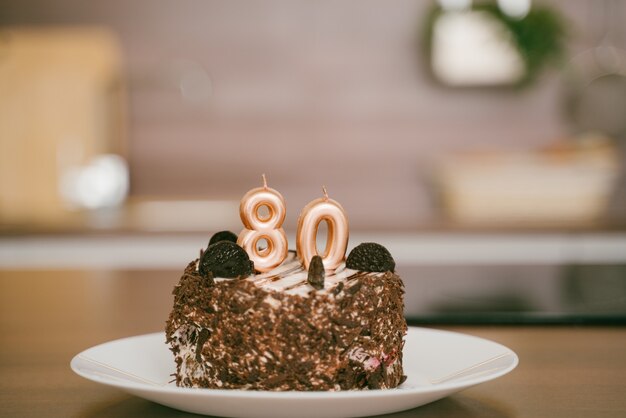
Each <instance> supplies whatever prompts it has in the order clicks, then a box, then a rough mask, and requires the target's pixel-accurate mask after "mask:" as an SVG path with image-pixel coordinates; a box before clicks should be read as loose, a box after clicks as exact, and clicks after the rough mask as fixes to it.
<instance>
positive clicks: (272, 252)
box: [237, 174, 288, 272]
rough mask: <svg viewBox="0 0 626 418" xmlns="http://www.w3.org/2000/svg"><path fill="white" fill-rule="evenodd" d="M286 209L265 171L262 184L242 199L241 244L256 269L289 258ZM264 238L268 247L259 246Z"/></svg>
mask: <svg viewBox="0 0 626 418" xmlns="http://www.w3.org/2000/svg"><path fill="white" fill-rule="evenodd" d="M263 206H265V207H266V208H267V210H268V212H269V214H268V215H267V216H262V215H261V214H260V213H259V211H260V209H261V208H262V207H263ZM286 213H287V208H286V205H285V199H283V196H282V195H281V194H280V193H278V191H276V190H274V189H272V188H270V187H267V179H266V178H265V174H263V187H257V188H255V189H252V190H250V191H248V193H246V194H245V195H244V197H243V198H242V199H241V203H240V205H239V216H240V217H241V222H243V225H244V229H243V230H242V231H241V232H240V233H239V237H238V238H237V244H239V245H240V246H241V247H242V248H243V249H244V250H246V252H247V253H248V256H250V260H252V261H253V262H254V268H255V269H256V270H258V271H260V272H266V271H269V270H271V269H273V268H274V267H276V266H278V265H280V263H282V262H283V261H284V260H285V258H287V252H288V243H287V235H285V231H284V230H283V228H282V225H283V222H284V221H285V214H286ZM262 239H264V240H265V241H266V242H267V247H265V248H263V249H259V241H260V240H262Z"/></svg>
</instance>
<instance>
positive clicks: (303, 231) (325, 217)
mask: <svg viewBox="0 0 626 418" xmlns="http://www.w3.org/2000/svg"><path fill="white" fill-rule="evenodd" d="M322 190H323V191H324V197H322V198H319V199H315V200H313V201H312V202H310V203H309V204H308V205H306V206H305V207H304V209H302V212H301V213H300V218H299V219H298V231H297V235H296V250H297V253H298V257H299V258H300V261H301V262H302V264H303V265H304V267H305V268H306V269H308V268H309V263H310V262H311V258H312V257H313V256H314V255H319V256H320V257H322V261H323V262H324V269H325V270H334V269H336V268H337V267H339V265H340V264H341V263H342V262H343V261H344V259H345V257H346V249H347V248H348V217H347V216H346V212H345V211H344V210H343V207H341V205H340V204H339V203H338V202H337V201H335V200H333V199H330V198H329V197H328V192H327V191H326V187H322ZM322 221H326V222H327V223H328V236H327V238H326V248H325V249H324V254H318V251H317V231H318V230H319V226H320V223H322Z"/></svg>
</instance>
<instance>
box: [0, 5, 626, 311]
mask: <svg viewBox="0 0 626 418" xmlns="http://www.w3.org/2000/svg"><path fill="white" fill-rule="evenodd" d="M624 21H626V3H625V2H622V1H618V0H605V1H595V0H568V1H565V0H560V1H557V0H552V1H548V0H543V1H539V0H533V1H530V0H500V1H492V2H488V1H487V2H485V1H483V2H472V1H467V0H440V1H417V0H398V1H394V2H393V3H389V2H386V1H382V0H367V1H356V0H340V1H282V0H264V1H226V0H215V1H205V0H182V1H175V2H174V1H147V0H133V1H118V0H112V1H107V2H97V3H88V2H80V1H76V0H55V1H41V0H19V1H18V0H2V1H1V7H0V234H1V235H0V275H4V276H5V277H9V276H11V277H18V276H19V275H20V274H23V272H25V271H33V270H35V271H54V272H58V271H71V272H74V273H73V274H79V273H76V272H84V273H80V274H85V275H89V274H92V275H93V274H95V273H94V272H96V273H97V277H98V278H99V279H98V283H100V284H99V285H98V286H99V287H98V288H97V289H98V290H97V291H98V292H101V291H103V290H102V289H103V286H104V287H105V288H106V287H107V286H108V287H110V289H109V291H108V294H111V292H112V294H115V290H113V291H111V289H117V291H118V292H123V291H124V290H123V289H126V290H128V289H127V287H128V286H137V282H135V284H133V285H129V284H124V283H126V282H125V281H124V280H123V279H122V278H123V277H126V276H128V275H133V276H137V275H139V276H141V275H142V274H143V275H144V276H142V277H163V278H170V279H171V280H172V283H175V281H176V280H177V279H178V276H177V274H178V272H179V271H181V270H182V268H183V267H184V266H185V265H186V263H187V262H188V261H189V260H191V259H192V258H193V257H194V256H196V254H197V251H198V249H199V248H200V247H203V246H205V245H206V242H207V241H208V239H209V237H210V236H211V234H212V233H213V232H216V231H219V230H223V229H230V230H233V231H235V232H238V231H239V230H240V228H241V222H240V220H239V212H238V205H239V200H240V198H241V197H242V196H243V194H244V193H245V192H246V191H247V190H249V189H251V188H253V187H257V186H259V185H260V184H261V174H262V173H265V174H266V175H267V177H268V180H269V184H270V186H272V187H274V188H276V189H278V190H279V191H280V192H281V193H282V194H283V196H284V197H285V199H286V201H287V220H286V221H285V229H286V230H287V231H288V233H290V234H291V239H290V242H291V243H292V246H293V243H294V242H295V240H294V239H293V234H294V232H295V226H296V222H297V217H298V214H299V212H300V210H301V209H302V208H303V207H304V206H305V205H306V203H308V202H309V201H310V200H313V199H314V198H317V197H319V196H320V195H321V186H322V185H326V187H327V188H328V191H329V194H330V195H331V197H332V198H334V199H336V200H338V201H339V202H341V204H342V205H343V206H344V208H345V209H346V212H347V214H348V217H349V220H350V232H351V241H350V248H351V247H354V246H356V245H358V244H359V243H360V242H363V241H377V242H380V243H381V244H383V245H385V246H387V247H388V248H389V249H390V251H391V252H392V254H393V255H394V257H396V260H397V262H398V270H399V272H400V274H401V275H402V277H403V278H404V280H405V283H406V287H407V310H406V313H407V317H409V318H410V319H412V320H413V321H417V322H554V321H556V322H559V321H582V322H584V321H592V322H615V321H621V322H623V321H624V320H625V319H626V196H625V195H626V181H625V180H624V174H623V171H624V170H623V167H624V163H625V162H626V157H625V155H626V151H625V149H626V51H625V49H626V29H625V28H624V26H623V22H624ZM103 271H106V272H108V273H107V274H106V275H105V276H106V277H108V279H106V280H104V281H103V280H102V277H103V276H102V274H103V273H102V272H103ZM53 276H54V275H53ZM148 281H149V280H148ZM69 283H70V282H67V285H69ZM102 283H105V284H104V285H103V284H102ZM144 285H145V283H144ZM116 286H117V287H116ZM137 291H138V292H139V293H140V291H139V290H137ZM168 297H169V295H166V296H165V297H164V300H165V302H164V303H169V302H167V301H168V299H167V298H168Z"/></svg>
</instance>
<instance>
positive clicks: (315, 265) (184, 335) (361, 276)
mask: <svg viewBox="0 0 626 418" xmlns="http://www.w3.org/2000/svg"><path fill="white" fill-rule="evenodd" d="M265 189H266V190H267V186H266V187H265ZM272 190H273V189H272ZM326 202H328V199H326ZM333 202H334V201H333ZM242 206H243V205H242ZM270 209H273V208H271V207H270ZM255 213H256V208H255ZM272 214H275V212H273V213H271V214H270V216H271V215H272ZM242 219H244V217H243V216H242ZM301 219H302V215H301ZM320 219H321V220H326V221H327V222H328V225H329V234H328V235H329V240H332V239H334V237H337V236H338V235H341V234H338V233H336V232H335V231H333V230H331V229H334V227H336V226H337V225H335V222H334V221H333V219H330V218H328V217H326V218H323V217H322V218H320ZM281 222H282V221H281ZM318 224H319V222H317V223H316V224H315V228H317V226H318ZM244 225H245V226H248V225H247V224H246V222H245V221H244ZM331 227H332V228H331ZM346 227H347V225H346ZM243 232H245V230H244V231H242V234H240V235H239V237H238V236H236V235H235V234H233V233H229V232H220V233H218V234H216V235H215V236H213V237H212V239H211V241H210V243H209V246H208V247H207V248H206V250H204V251H202V252H201V255H200V257H199V258H198V259H196V260H194V261H192V262H191V263H189V265H188V266H187V267H186V268H185V270H184V273H183V275H182V277H181V279H180V281H179V283H178V285H177V286H176V287H175V288H174V292H173V294H174V307H173V310H172V311H171V314H170V316H169V319H168V320H167V324H166V339H167V343H168V344H169V345H170V349H171V351H172V352H173V354H174V358H175V363H176V373H175V380H176V385H177V386H181V387H194V388H212V389H248V390H272V391H285V390H298V391H337V390H351V389H387V388H393V387H396V386H398V385H400V384H401V383H402V382H403V381H404V380H405V379H406V376H404V373H403V369H402V347H403V345H404V343H403V337H404V335H405V333H406V329H407V327H406V321H405V319H404V316H403V308H404V303H403V293H404V289H403V284H402V280H401V279H400V277H399V276H398V275H397V274H395V273H394V270H395V262H394V260H393V258H392V257H391V254H390V253H389V251H387V250H386V249H385V248H384V247H383V246H382V245H379V244H375V243H363V244H360V245H358V246H357V247H355V248H354V249H353V250H352V251H351V252H350V254H349V255H348V257H347V258H345V255H343V256H342V257H340V258H341V259H337V260H339V261H337V262H335V263H331V264H333V265H332V266H330V267H329V265H328V264H329V262H331V261H332V260H330V259H329V252H331V253H332V252H333V251H332V248H331V249H329V248H328V247H327V251H325V253H324V254H323V255H322V256H320V255H318V254H314V255H313V256H312V257H310V258H308V257H307V258H303V252H305V251H304V250H303V249H301V248H300V247H301V246H300V245H298V247H299V248H298V251H297V252H294V251H289V252H287V253H286V254H284V255H281V256H280V257H279V260H280V263H278V264H277V265H276V266H273V267H272V266H266V267H265V268H264V270H265V271H259V270H258V268H257V267H256V266H257V262H256V261H257V260H259V264H260V265H263V260H264V259H267V257H268V256H269V253H272V252H273V250H276V249H278V247H279V246H277V245H275V243H272V242H269V246H268V248H265V249H261V250H258V251H257V250H256V245H257V242H256V241H254V243H253V244H254V246H253V247H249V246H248V248H247V250H244V248H245V247H246V246H245V245H244V246H243V247H244V248H242V246H241V244H242V236H244V235H245V234H244V233H243ZM299 235H300V234H299ZM259 237H264V238H266V239H267V238H272V236H271V234H261V235H259ZM257 238H258V237H257ZM236 241H238V242H239V244H238V243H237V242H236ZM257 241H258V240H257ZM272 241H273V238H272ZM299 244H300V242H299ZM346 244H347V234H346ZM341 247H342V246H341V245H339V248H341ZM251 248H252V249H251ZM335 248H336V247H335ZM344 251H345V249H344ZM335 252H336V251H335Z"/></svg>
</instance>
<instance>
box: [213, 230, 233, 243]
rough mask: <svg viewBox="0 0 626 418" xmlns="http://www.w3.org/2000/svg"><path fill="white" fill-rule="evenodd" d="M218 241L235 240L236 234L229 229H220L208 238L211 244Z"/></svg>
mask: <svg viewBox="0 0 626 418" xmlns="http://www.w3.org/2000/svg"><path fill="white" fill-rule="evenodd" d="M220 241H230V242H237V235H235V234H234V233H232V232H230V231H220V232H217V233H216V234H214V235H213V236H212V237H211V239H210V240H209V245H213V244H215V243H216V242H220Z"/></svg>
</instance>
